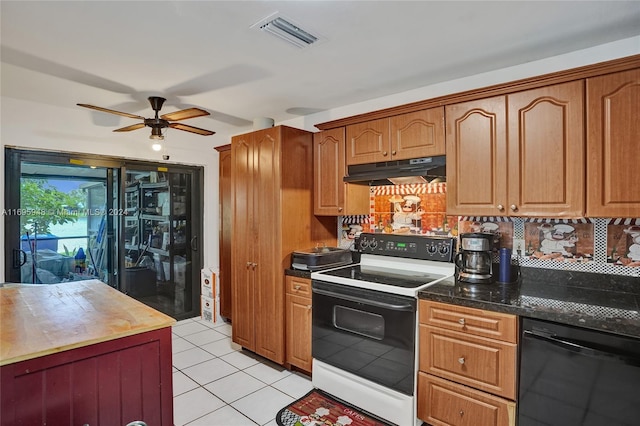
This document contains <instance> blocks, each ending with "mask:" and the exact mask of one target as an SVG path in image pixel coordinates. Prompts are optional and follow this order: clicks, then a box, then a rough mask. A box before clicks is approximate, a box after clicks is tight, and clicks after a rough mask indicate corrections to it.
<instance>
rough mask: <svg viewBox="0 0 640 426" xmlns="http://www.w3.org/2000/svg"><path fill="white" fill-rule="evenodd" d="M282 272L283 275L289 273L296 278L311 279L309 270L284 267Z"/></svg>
mask: <svg viewBox="0 0 640 426" xmlns="http://www.w3.org/2000/svg"><path fill="white" fill-rule="evenodd" d="M284 274H285V275H291V276H293V277H298V278H309V279H311V271H309V270H304V269H293V268H290V269H285V270H284Z"/></svg>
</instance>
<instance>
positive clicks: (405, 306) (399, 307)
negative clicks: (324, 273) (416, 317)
mask: <svg viewBox="0 0 640 426" xmlns="http://www.w3.org/2000/svg"><path fill="white" fill-rule="evenodd" d="M312 292H313V293H317V294H322V295H323V296H329V297H335V298H337V299H342V300H348V301H350V302H356V303H362V304H363V305H369V306H376V307H378V308H383V309H388V310H391V311H414V310H415V307H414V306H412V305H411V304H410V303H402V304H391V303H385V302H380V301H379V300H370V299H365V298H362V297H357V296H352V295H349V294H342V293H336V292H333V291H329V290H321V289H319V288H314V289H312Z"/></svg>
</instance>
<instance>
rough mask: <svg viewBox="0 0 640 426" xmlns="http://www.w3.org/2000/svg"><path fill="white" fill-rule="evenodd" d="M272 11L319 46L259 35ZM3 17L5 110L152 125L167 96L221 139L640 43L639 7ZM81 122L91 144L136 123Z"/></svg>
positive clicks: (333, 4)
mask: <svg viewBox="0 0 640 426" xmlns="http://www.w3.org/2000/svg"><path fill="white" fill-rule="evenodd" d="M274 12H280V13H281V14H282V15H284V16H285V17H286V18H288V19H289V20H291V21H293V22H294V23H296V24H298V25H299V26H300V27H302V28H303V29H305V30H307V31H309V32H311V33H313V34H315V35H318V36H320V37H321V41H320V42H319V43H317V44H316V45H314V46H311V47H308V48H306V49H298V48H296V47H294V46H292V45H290V44H287V43H286V42H284V41H282V40H280V39H278V38H276V37H274V36H272V35H269V34H267V33H264V32H261V31H259V30H256V29H251V28H250V27H251V26H252V25H253V24H254V23H256V22H258V21H259V20H261V19H262V18H264V17H266V16H268V15H270V14H272V13H274ZM0 13H1V24H2V25H1V33H0V35H1V38H0V40H1V44H2V51H1V57H0V58H1V60H2V69H1V71H2V86H1V94H2V96H3V97H10V98H16V99H21V100H27V101H34V102H39V103H42V104H48V105H53V106H58V107H65V108H71V109H78V108H80V107H77V106H76V105H75V104H76V103H88V104H93V105H97V106H101V107H105V108H109V109H115V110H119V111H125V112H130V113H135V114H139V115H144V116H147V117H149V116H151V115H152V111H151V108H150V107H149V104H148V102H147V101H146V98H147V97H148V96H149V95H160V96H163V97H166V98H167V102H166V104H165V106H164V108H163V110H162V112H163V113H166V112H171V111H175V110H178V109H182V108H186V107H188V106H199V107H202V108H204V109H207V110H208V111H210V112H211V113H212V116H211V117H203V118H195V119H191V120H187V121H185V124H191V125H194V126H198V127H203V128H207V129H211V130H214V131H216V132H218V134H220V133H222V134H238V133H241V132H243V131H246V130H249V129H251V127H252V124H251V122H252V120H253V119H254V118H256V117H272V118H274V119H275V121H276V123H278V122H282V121H285V120H289V119H292V118H295V117H296V116H299V115H305V114H309V113H313V112H317V111H322V110H328V109H332V108H336V107H339V106H343V105H349V104H353V103H357V102H362V101H365V100H368V99H373V98H378V97H382V96H386V95H390V94H393V93H398V92H403V91H406V90H410V89H414V88H418V87H423V86H427V85H430V84H434V83H437V82H442V81H448V80H452V79H455V78H460V77H465V76H469V75H474V74H478V73H482V72H486V71H491V70H495V69H500V68H505V67H509V66H512V65H518V64H522V63H526V62H530V61H535V60H538V59H542V58H547V57H552V56H556V55H560V54H563V53H566V52H571V51H575V50H579V49H584V48H588V47H592V46H597V45H601V44H605V43H608V42H612V41H615V40H621V39H624V38H629V37H632V36H637V35H638V34H640V2H639V1H585V2H579V1H552V2H540V1H503V2H489V1H470V2H462V1H446V2H444V1H443V2H437V1H288V2H286V1H137V2H133V1H38V2H36V1H24V0H23V1H6V0H3V1H1V2H0ZM100 114H102V116H103V117H102V118H96V117H99V116H100ZM81 117H82V116H81ZM86 120H87V122H89V121H91V120H93V121H94V123H95V124H96V125H98V126H99V127H97V128H96V130H95V131H96V133H101V132H105V133H106V132H109V131H110V130H112V129H113V128H117V127H122V126H127V125H130V124H135V122H136V121H135V120H132V119H128V118H122V117H119V116H111V115H109V114H104V113H95V112H91V111H89V110H86ZM142 131H143V130H138V132H142ZM147 131H148V130H147ZM194 137H195V136H194ZM197 137H202V136H197Z"/></svg>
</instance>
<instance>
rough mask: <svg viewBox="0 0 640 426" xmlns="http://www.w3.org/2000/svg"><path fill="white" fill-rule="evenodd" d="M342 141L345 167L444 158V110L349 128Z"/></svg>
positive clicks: (434, 110)
mask: <svg viewBox="0 0 640 426" xmlns="http://www.w3.org/2000/svg"><path fill="white" fill-rule="evenodd" d="M346 137H347V150H346V164H347V166H350V165H353V164H367V163H377V162H381V161H391V160H406V159H410V158H417V157H429V156H434V155H444V151H445V141H444V108H443V107H436V108H431V109H426V110H422V111H416V112H412V113H408V114H402V115H396V116H393V117H390V118H382V119H378V120H371V121H366V122H363V123H357V124H352V125H349V126H347V127H346Z"/></svg>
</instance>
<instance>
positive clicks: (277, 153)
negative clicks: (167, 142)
mask: <svg viewBox="0 0 640 426" xmlns="http://www.w3.org/2000/svg"><path fill="white" fill-rule="evenodd" d="M231 162H232V167H231V187H232V191H231V194H232V198H231V202H232V208H233V219H232V222H233V224H232V229H233V242H232V250H231V269H232V273H231V279H232V285H231V287H232V311H233V332H232V333H233V334H232V338H233V341H234V342H235V343H237V344H239V345H241V346H242V347H244V348H246V349H248V350H250V351H253V352H255V353H257V354H259V355H262V356H264V357H266V358H268V359H270V360H272V361H274V362H277V363H280V364H283V363H284V355H285V352H284V299H285V297H284V270H285V269H286V268H289V267H290V266H291V257H290V256H291V252H293V251H295V250H300V249H304V248H308V247H312V246H313V245H314V244H315V242H314V241H313V236H312V226H313V222H314V218H313V198H312V192H313V144H312V133H310V132H307V131H303V130H299V129H294V128H291V127H286V126H277V127H273V128H268V129H263V130H258V131H255V132H252V133H248V134H244V135H239V136H235V137H233V138H232V140H231Z"/></svg>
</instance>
